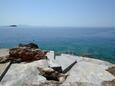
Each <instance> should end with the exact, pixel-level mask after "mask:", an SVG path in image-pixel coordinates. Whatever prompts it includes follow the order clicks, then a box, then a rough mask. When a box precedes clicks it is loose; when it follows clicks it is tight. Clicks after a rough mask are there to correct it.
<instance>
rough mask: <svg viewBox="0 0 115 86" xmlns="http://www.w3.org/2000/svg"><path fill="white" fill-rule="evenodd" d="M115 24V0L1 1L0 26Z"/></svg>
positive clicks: (98, 25)
mask: <svg viewBox="0 0 115 86" xmlns="http://www.w3.org/2000/svg"><path fill="white" fill-rule="evenodd" d="M9 24H21V25H33V26H73V27H115V0H0V25H9Z"/></svg>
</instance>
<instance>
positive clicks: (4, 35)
mask: <svg viewBox="0 0 115 86" xmlns="http://www.w3.org/2000/svg"><path fill="white" fill-rule="evenodd" d="M33 41H34V42H35V43H37V44H38V45H39V46H40V47H41V48H43V49H46V50H55V51H56V52H70V53H74V54H77V55H88V56H91V57H93V58H98V59H102V60H107V61H109V62H112V63H115V28H75V27H63V28H62V27H47V28H46V27H16V28H11V27H0V48H11V47H15V46H17V45H18V44H19V43H29V42H33Z"/></svg>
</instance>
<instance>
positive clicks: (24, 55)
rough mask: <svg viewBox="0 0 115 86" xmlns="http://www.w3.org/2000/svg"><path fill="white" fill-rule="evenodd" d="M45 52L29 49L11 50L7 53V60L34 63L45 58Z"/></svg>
mask: <svg viewBox="0 0 115 86" xmlns="http://www.w3.org/2000/svg"><path fill="white" fill-rule="evenodd" d="M46 53H47V52H45V51H42V50H40V49H30V48H25V47H23V48H12V49H10V51H9V59H13V60H15V59H21V60H22V61H34V60H40V59H43V58H46Z"/></svg>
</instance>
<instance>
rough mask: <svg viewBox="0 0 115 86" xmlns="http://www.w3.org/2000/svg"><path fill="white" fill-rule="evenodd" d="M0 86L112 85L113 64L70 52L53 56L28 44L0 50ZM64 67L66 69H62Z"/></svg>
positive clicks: (114, 81) (114, 74)
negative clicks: (10, 63) (9, 64)
mask: <svg viewBox="0 0 115 86" xmlns="http://www.w3.org/2000/svg"><path fill="white" fill-rule="evenodd" d="M9 62H12V65H11V66H10V68H9V69H8V71H7V72H6V74H5V75H4V77H3V78H2V79H1V81H0V86H115V64H112V63H109V62H107V61H102V60H98V59H93V58H88V57H82V56H75V55H70V54H63V53H62V54H60V55H55V52H54V51H44V50H41V49H39V46H37V45H35V44H32V43H29V44H25V45H23V44H20V45H18V46H17V47H16V48H12V49H0V77H1V75H2V73H3V72H4V70H5V69H6V67H7V65H8V63H9ZM65 70H66V72H65Z"/></svg>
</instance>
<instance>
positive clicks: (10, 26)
mask: <svg viewBox="0 0 115 86" xmlns="http://www.w3.org/2000/svg"><path fill="white" fill-rule="evenodd" d="M9 27H17V25H9Z"/></svg>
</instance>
